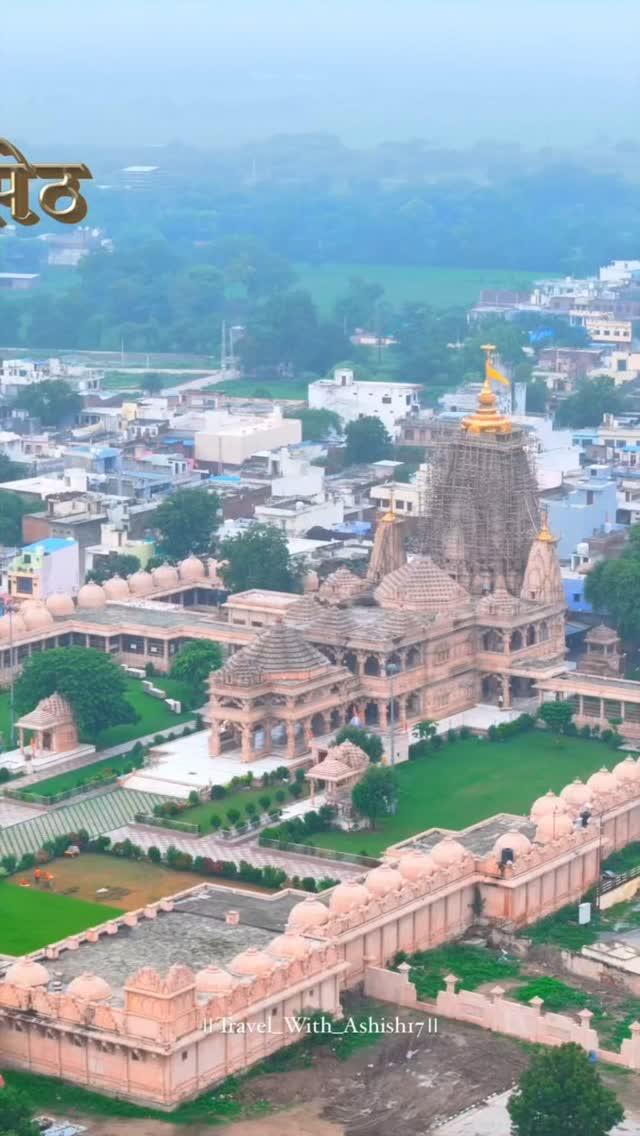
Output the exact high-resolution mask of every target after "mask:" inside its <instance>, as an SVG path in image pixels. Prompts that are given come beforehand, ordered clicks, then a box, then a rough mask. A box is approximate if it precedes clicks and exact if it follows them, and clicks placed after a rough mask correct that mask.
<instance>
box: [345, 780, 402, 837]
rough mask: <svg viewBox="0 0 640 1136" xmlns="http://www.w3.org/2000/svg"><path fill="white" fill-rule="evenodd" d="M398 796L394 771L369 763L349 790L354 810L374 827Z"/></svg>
mask: <svg viewBox="0 0 640 1136" xmlns="http://www.w3.org/2000/svg"><path fill="white" fill-rule="evenodd" d="M397 798H398V786H397V779H396V771H395V769H392V768H390V767H388V766H384V765H371V766H370V767H369V769H367V772H366V773H365V775H364V777H363V778H362V780H361V781H359V782H358V784H357V785H355V786H354V788H353V790H352V792H351V803H352V804H353V807H354V809H355V810H356V812H358V813H360V815H361V816H364V817H366V818H367V820H369V821H370V822H371V827H372V828H375V827H376V821H377V820H378V818H379V817H383V816H388V815H389V813H391V812H393V810H394V808H395V806H396V801H397Z"/></svg>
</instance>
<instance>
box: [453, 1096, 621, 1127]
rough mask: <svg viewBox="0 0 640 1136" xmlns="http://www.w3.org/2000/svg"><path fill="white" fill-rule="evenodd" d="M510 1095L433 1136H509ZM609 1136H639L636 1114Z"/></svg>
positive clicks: (472, 1111)
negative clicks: (508, 1110)
mask: <svg viewBox="0 0 640 1136" xmlns="http://www.w3.org/2000/svg"><path fill="white" fill-rule="evenodd" d="M510 1095H511V1091H509V1092H506V1093H500V1095H499V1096H496V1097H494V1098H493V1099H492V1100H489V1101H487V1103H486V1104H483V1105H480V1106H479V1107H478V1108H470V1109H468V1110H467V1111H466V1112H463V1113H461V1114H460V1116H456V1117H454V1118H453V1120H447V1121H446V1122H445V1123H444V1124H441V1125H439V1126H438V1127H437V1128H435V1129H434V1131H433V1136H510V1132H511V1122H510V1119H509V1113H508V1112H507V1101H508V1100H509V1097H510ZM611 1136H640V1120H639V1118H638V1115H637V1113H636V1114H635V1115H634V1114H633V1113H631V1114H629V1113H627V1114H626V1115H625V1118H624V1120H623V1122H622V1124H620V1125H616V1127H615V1128H614V1129H612V1132H611Z"/></svg>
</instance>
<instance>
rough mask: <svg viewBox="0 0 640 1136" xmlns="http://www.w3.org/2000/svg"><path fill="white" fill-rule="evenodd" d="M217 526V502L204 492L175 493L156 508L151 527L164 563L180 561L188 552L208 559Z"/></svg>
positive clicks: (208, 493) (218, 504) (182, 491)
mask: <svg viewBox="0 0 640 1136" xmlns="http://www.w3.org/2000/svg"><path fill="white" fill-rule="evenodd" d="M219 524H220V498H219V497H218V495H217V493H210V492H209V490H207V489H204V488H203V489H200V488H198V489H177V490H176V492H175V493H172V494H171V496H170V497H166V498H165V500H164V501H163V502H162V503H161V504H160V505H158V508H157V509H156V511H155V513H154V514H153V527H154V528H155V529H156V531H157V533H158V537H159V550H160V553H161V554H162V555H163V556H165V557H166V558H167V559H168V560H172V561H176V560H182V559H184V558H185V557H187V556H189V554H190V553H191V552H193V553H195V554H196V555H197V556H206V555H208V554H209V553H210V552H211V550H212V548H213V541H214V536H215V533H216V530H217V528H218V525H219Z"/></svg>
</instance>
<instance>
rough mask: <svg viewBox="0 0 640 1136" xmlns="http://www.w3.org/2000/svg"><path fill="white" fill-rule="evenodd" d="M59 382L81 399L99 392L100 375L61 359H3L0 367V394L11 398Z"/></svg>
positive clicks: (100, 373)
mask: <svg viewBox="0 0 640 1136" xmlns="http://www.w3.org/2000/svg"><path fill="white" fill-rule="evenodd" d="M60 379H62V380H64V382H66V383H68V384H69V386H71V387H73V389H74V390H75V391H76V392H77V393H78V394H79V395H83V396H84V395H87V394H96V393H97V392H98V391H99V390H100V386H101V383H102V379H103V372H102V371H98V370H96V369H95V368H94V367H84V366H82V365H80V364H78V365H72V364H70V363H64V362H63V361H62V359H44V360H40V361H34V360H31V359H4V360H3V361H2V363H1V364H0V390H1V391H2V394H3V395H7V396H10V397H14V396H15V395H16V394H17V393H18V391H19V390H22V388H23V387H28V386H31V385H32V384H33V383H43V382H45V381H46V380H54V381H56V380H60Z"/></svg>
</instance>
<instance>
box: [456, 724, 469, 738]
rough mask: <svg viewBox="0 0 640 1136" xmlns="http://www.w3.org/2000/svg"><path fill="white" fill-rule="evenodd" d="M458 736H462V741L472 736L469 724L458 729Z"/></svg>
mask: <svg viewBox="0 0 640 1136" xmlns="http://www.w3.org/2000/svg"><path fill="white" fill-rule="evenodd" d="M458 737H459V738H460V741H461V742H464V741H466V740H467V738H470V737H471V730H470V729H469V726H461V727H460V729H459V730H458Z"/></svg>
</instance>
